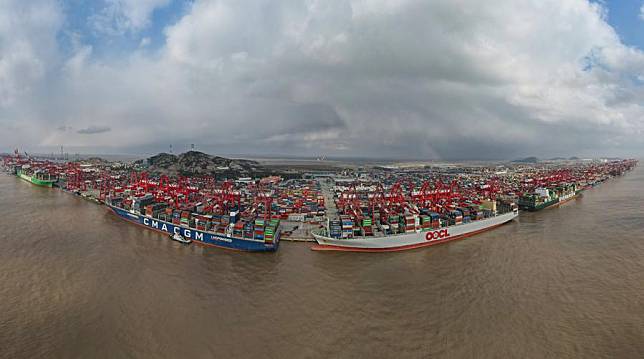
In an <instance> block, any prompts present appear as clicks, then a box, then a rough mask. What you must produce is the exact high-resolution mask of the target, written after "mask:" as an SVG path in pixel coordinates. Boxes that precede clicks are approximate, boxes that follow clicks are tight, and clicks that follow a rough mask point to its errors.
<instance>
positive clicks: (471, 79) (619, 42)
mask: <svg viewBox="0 0 644 359" xmlns="http://www.w3.org/2000/svg"><path fill="white" fill-rule="evenodd" d="M643 51H644V1H635V0H620V1H610V0H603V1H600V0H596V1H588V0H495V1H494V2H487V1H480V0H281V1H275V0H30V1H24V0H0V151H10V150H12V149H14V148H20V149H21V150H25V151H30V152H44V153H48V152H50V151H59V148H60V146H61V145H63V146H65V149H66V151H69V152H70V153H74V152H77V153H112V154H116V153H119V154H125V153H128V154H153V153H156V152H160V151H166V152H167V151H168V150H169V146H170V145H172V146H173V149H174V151H175V152H181V151H183V150H187V149H189V148H190V144H195V147H196V148H197V149H199V150H202V151H205V152H209V153H213V154H222V155H226V154H237V155H249V156H250V155H277V156H280V155H288V156H328V157H372V158H414V159H513V158H519V157H523V156H538V157H541V158H546V157H555V156H584V157H594V156H622V157H640V156H642V155H643V154H644V137H643V136H642V135H643V130H644V101H643V100H644V52H643Z"/></svg>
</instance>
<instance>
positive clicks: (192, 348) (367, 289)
mask: <svg viewBox="0 0 644 359" xmlns="http://www.w3.org/2000/svg"><path fill="white" fill-rule="evenodd" d="M643 186H644V170H643V168H642V167H639V168H637V169H636V170H635V171H634V172H632V173H630V174H628V175H627V176H626V177H622V178H617V179H614V180H612V181H610V182H608V183H606V184H604V185H602V186H601V187H599V188H596V189H593V190H591V191H588V192H586V194H585V195H584V197H583V198H582V199H579V200H576V201H573V202H571V203H568V204H566V205H564V206H562V207H561V208H555V209H550V210H546V211H542V212H540V213H535V214H522V215H521V217H520V220H519V221H516V222H513V223H510V224H508V225H505V226H502V227H500V228H499V229H497V230H495V231H493V232H489V233H485V234H482V235H479V236H476V237H473V238H470V239H468V240H464V241H457V242H453V243H450V244H446V245H442V246H435V247H431V248H424V249H418V250H413V251H407V252H400V253H383V254H352V253H319V252H312V251H310V250H309V245H308V244H301V243H282V245H281V248H280V250H279V252H278V253H275V254H248V253H236V252H228V251H222V250H218V249H210V248H201V247H198V246H195V245H193V246H188V247H186V246H182V245H180V244H178V243H174V242H171V241H169V240H167V239H166V238H165V237H164V236H161V235H158V234H156V233H152V232H149V231H146V230H145V229H142V228H140V227H138V226H133V225H130V224H127V223H124V222H123V221H122V220H120V219H118V218H116V217H114V216H113V215H111V214H109V213H108V212H107V211H106V210H105V209H104V208H103V207H99V206H97V205H95V204H92V203H89V202H85V201H83V200H81V199H79V198H77V197H74V196H71V195H68V194H65V193H62V192H60V191H57V190H48V189H44V188H38V187H34V186H31V185H29V184H28V183H26V182H22V181H19V180H18V179H15V178H13V177H9V176H6V175H0V228H1V229H2V231H1V234H0V236H1V237H0V356H1V357H7V358H36V357H46V358H128V357H136V358H145V357H154V358H211V357H219V358H232V357H256V358H308V357H310V358H329V357H344V358H359V357H363V358H380V357H383V358H384V357H389V358H393V357H395V358H418V357H428V356H435V357H449V358H462V357H465V358H468V357H488V358H565V357H569V358H589V357H593V358H596V357H606V358H641V357H644V194H643V193H642V189H643Z"/></svg>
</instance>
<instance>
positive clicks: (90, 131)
mask: <svg viewBox="0 0 644 359" xmlns="http://www.w3.org/2000/svg"><path fill="white" fill-rule="evenodd" d="M110 131H112V129H111V128H109V127H107V126H89V127H86V128H81V129H80V130H78V131H76V133H80V134H81V135H94V134H97V133H105V132H110Z"/></svg>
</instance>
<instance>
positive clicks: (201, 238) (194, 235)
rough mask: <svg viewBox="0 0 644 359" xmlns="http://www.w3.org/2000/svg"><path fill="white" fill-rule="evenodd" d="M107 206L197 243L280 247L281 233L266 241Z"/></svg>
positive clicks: (147, 225)
mask: <svg viewBox="0 0 644 359" xmlns="http://www.w3.org/2000/svg"><path fill="white" fill-rule="evenodd" d="M107 207H108V208H109V209H110V210H111V212H112V213H114V214H115V215H117V216H118V217H120V218H121V219H123V220H126V221H128V222H131V223H134V224H138V225H140V226H143V227H145V228H147V229H149V230H153V231H156V232H160V233H164V234H168V235H174V234H176V233H178V234H180V235H182V236H183V237H184V238H188V239H191V240H192V243H196V244H202V245H206V246H213V247H218V248H225V249H232V250H238V251H246V252H274V251H276V250H277V248H278V247H279V233H278V234H277V235H276V237H275V240H274V242H273V243H266V242H265V241H261V240H253V239H242V238H237V237H231V236H226V235H222V234H216V233H211V232H205V231H199V230H196V229H194V228H188V227H185V226H178V225H174V224H172V223H170V222H166V221H162V220H159V219H156V218H152V217H148V216H144V215H141V214H136V213H132V212H130V211H128V210H125V209H123V208H119V207H114V206H110V205H108V206H107Z"/></svg>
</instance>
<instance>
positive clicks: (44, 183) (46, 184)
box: [18, 173, 55, 188]
mask: <svg viewBox="0 0 644 359" xmlns="http://www.w3.org/2000/svg"><path fill="white" fill-rule="evenodd" d="M18 177H20V178H21V179H23V180H25V181H27V182H29V183H31V184H34V185H36V186H42V187H49V188H51V187H53V185H54V182H55V181H47V180H41V179H38V178H35V177H32V176H28V175H26V174H24V173H18Z"/></svg>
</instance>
